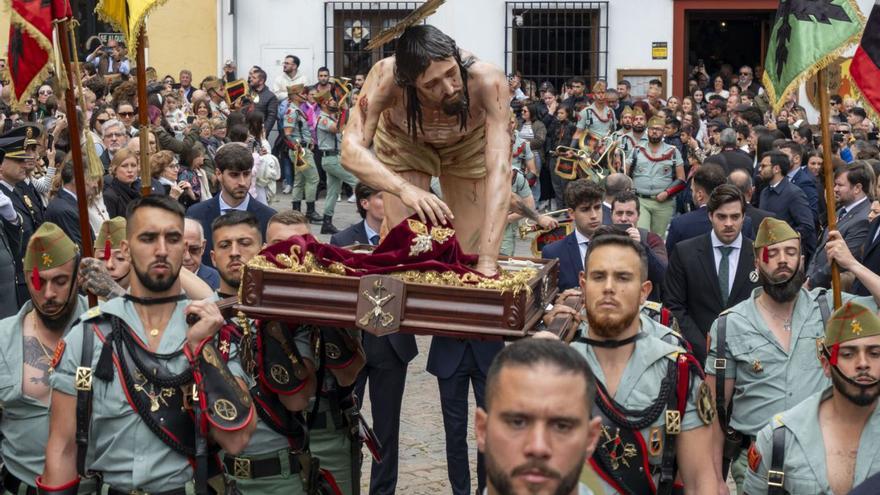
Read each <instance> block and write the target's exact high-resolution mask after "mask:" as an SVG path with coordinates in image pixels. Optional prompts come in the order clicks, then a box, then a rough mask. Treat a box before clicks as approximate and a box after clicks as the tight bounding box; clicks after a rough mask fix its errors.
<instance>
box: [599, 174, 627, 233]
mask: <svg viewBox="0 0 880 495" xmlns="http://www.w3.org/2000/svg"><path fill="white" fill-rule="evenodd" d="M632 187H633V181H632V179H631V178H630V176H628V175H626V174H621V173H619V172H616V173H613V174H610V175H608V177H605V199H604V200H602V225H611V224H612V223H614V219H613V218H612V212H613V210H614V208H613V206H612V205H613V204H614V198H616V197H617V195H618V194H620V193H622V192H627V191H632Z"/></svg>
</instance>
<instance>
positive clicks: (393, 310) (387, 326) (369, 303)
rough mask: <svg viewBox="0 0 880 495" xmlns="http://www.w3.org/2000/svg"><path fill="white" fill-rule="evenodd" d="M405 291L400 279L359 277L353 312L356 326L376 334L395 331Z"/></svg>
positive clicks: (380, 276) (398, 324) (374, 276)
mask: <svg viewBox="0 0 880 495" xmlns="http://www.w3.org/2000/svg"><path fill="white" fill-rule="evenodd" d="M405 291H406V287H405V285H404V283H403V282H402V281H400V280H397V279H395V278H392V277H389V276H384V275H368V276H365V277H361V281H360V285H359V287H358V303H357V313H356V314H355V318H356V320H355V321H356V323H357V326H358V328H360V329H362V330H366V331H368V332H370V333H372V334H374V335H377V336H381V335H387V334H389V333H393V332H395V331H397V329H398V327H400V319H401V313H402V311H403V301H404V294H405Z"/></svg>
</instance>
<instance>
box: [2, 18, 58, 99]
mask: <svg viewBox="0 0 880 495" xmlns="http://www.w3.org/2000/svg"><path fill="white" fill-rule="evenodd" d="M6 3H7V5H8V9H9V11H10V13H11V16H10V22H11V24H12V25H13V26H17V27H19V28H21V30H22V31H24V32H26V33H27V34H29V35H30V36H31V37H32V38H33V39H34V40H36V42H37V44H38V45H40V48H42V49H43V50H45V52H46V53H47V54H48V55H49V58H50V59H51V57H52V41H51V40H49V39H48V38H46V36H45V35H43V33H41V32H40V31H39V30H37V29H36V28H34V27H33V26H32V25H31V23H30V22H28V21H27V19H25V18H24V17H22V16H21V14H19V13H18V12H16V11H15V9H13V8H12V2H11V1H7V2H6ZM50 67H51V62H49V61H48V60H47V61H46V64H45V65H43V67H42V68H41V69H40V70H39V72H37V74H36V75H35V76H34V78H33V79H31V81H30V82H29V83H28V85H27V86H26V87H25V88H24V91H22V93H21V99H18V98H17V97H16V96H15V94H16V90H15V81H14V80H13V79H14V78H12V77H10V78H9V87H10V89H11V90H12V101H13V103H15V106H16V107H20V106H21V105H22V104H24V102H25V101H27V99H28V98H30V97H31V95H32V94H34V92H35V91H36V90H37V89H38V88H39V87H40V86H41V85H42V84H43V81H45V80H47V79H49V75H50V74H49V68H50Z"/></svg>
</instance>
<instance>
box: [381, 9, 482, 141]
mask: <svg viewBox="0 0 880 495" xmlns="http://www.w3.org/2000/svg"><path fill="white" fill-rule="evenodd" d="M394 56H395V62H396V63H395V64H394V80H395V82H396V83H397V85H398V86H401V87H402V88H403V91H404V98H405V99H406V117H407V130H408V131H409V134H410V135H412V137H413V139H416V136H417V133H418V131H419V130H421V131H422V132H423V133H424V129H423V128H422V107H421V106H420V105H419V96H418V92H417V91H416V79H417V78H418V77H419V76H420V75H422V73H424V72H425V70H427V68H428V66H429V65H431V62H434V61H438V60H443V59H446V58H449V57H453V58H454V59H455V62H456V63H457V64H458V68H459V70H460V71H461V82H462V92H463V99H464V102H463V105H462V106H461V109H460V110H459V111H458V119H459V123H460V124H461V129H462V130H464V129H466V128H467V119H468V111H469V105H468V103H469V99H468V97H469V95H468V71H467V69H468V67H470V66H471V64H473V62H474V60H473V59H472V58H469V59H468V60H466V61H464V62H462V60H461V54H460V53H459V51H458V47H457V46H456V45H455V40H453V39H452V38H450V37H449V36H447V35H446V34H444V33H443V32H442V31H440V30H439V29H437V28H435V27H434V26H429V25H420V26H412V27H409V28H407V29H406V31H404V32H403V36H401V37H400V38H398V40H397V50H396V51H395V52H394Z"/></svg>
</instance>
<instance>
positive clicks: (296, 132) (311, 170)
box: [281, 84, 321, 224]
mask: <svg viewBox="0 0 880 495" xmlns="http://www.w3.org/2000/svg"><path fill="white" fill-rule="evenodd" d="M304 89H305V87H304V86H303V85H302V84H294V85H293V86H290V87H288V88H287V95H288V97H289V98H290V100H291V104H290V105H288V107H287V111H286V112H284V122H283V123H282V124H281V129H282V131H283V132H284V140H285V142H286V143H287V147H288V148H289V150H290V151H289V154H290V162H291V163H293V166H294V172H295V173H294V178H293V209H294V210H296V211H300V208H301V205H302V201H303V199H305V201H306V215H307V216H308V217H309V221H310V222H312V223H317V224H320V223H321V216H320V215H318V213H317V212H316V211H315V198H316V197H317V194H318V168H317V167H316V166H315V156H314V154H313V153H312V148H313V147H314V144H313V143H312V132H311V131H310V130H309V121H308V120H307V119H306V116H305V114H304V113H303V111H302V110H301V109H300V108H299V105H298V104H296V103H295V102H294V100H295V99H296V97H297V96H298V95H301V94H302V92H303V90H304Z"/></svg>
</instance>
